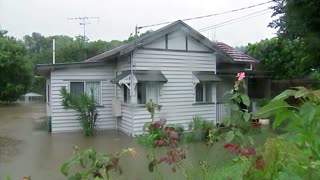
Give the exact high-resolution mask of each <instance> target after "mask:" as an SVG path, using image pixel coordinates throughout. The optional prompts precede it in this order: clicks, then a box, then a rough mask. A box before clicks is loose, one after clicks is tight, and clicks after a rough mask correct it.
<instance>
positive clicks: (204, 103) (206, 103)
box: [192, 102, 215, 105]
mask: <svg viewBox="0 0 320 180" xmlns="http://www.w3.org/2000/svg"><path fill="white" fill-rule="evenodd" d="M208 104H215V103H214V102H196V103H193V104H192V105H208Z"/></svg>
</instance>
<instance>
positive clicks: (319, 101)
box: [255, 87, 320, 175]
mask: <svg viewBox="0 0 320 180" xmlns="http://www.w3.org/2000/svg"><path fill="white" fill-rule="evenodd" d="M290 98H294V99H296V100H298V103H294V104H292V103H290V101H288V100H289V99H290ZM255 116H256V117H258V118H267V117H271V116H275V119H274V122H273V127H274V128H276V127H279V126H280V125H282V126H284V127H283V128H284V129H285V130H287V131H288V133H286V134H285V135H283V136H284V138H286V140H287V141H288V142H291V143H293V144H295V145H296V146H297V147H298V148H300V149H301V150H302V151H303V152H305V153H303V155H304V159H308V157H309V158H310V161H308V163H307V164H304V165H300V166H299V167H300V168H302V169H306V170H307V173H308V174H309V175H310V173H311V172H313V170H315V168H318V169H319V168H320V164H319V162H320V134H319V133H318V132H319V131H320V121H319V118H320V90H308V89H306V88H304V87H295V88H292V89H288V90H286V91H284V92H283V93H281V94H279V95H278V96H276V97H275V98H273V99H272V100H271V101H270V102H269V104H267V105H266V106H264V107H263V108H261V109H260V110H259V111H258V112H257V113H256V114H255ZM308 153H309V154H308ZM302 174H304V173H302ZM311 175H312V173H311Z"/></svg>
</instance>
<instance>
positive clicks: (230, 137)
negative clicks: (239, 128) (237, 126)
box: [225, 131, 235, 143]
mask: <svg viewBox="0 0 320 180" xmlns="http://www.w3.org/2000/svg"><path fill="white" fill-rule="evenodd" d="M234 137H235V135H234V132H233V131H229V132H227V133H226V134H225V140H226V142H227V143H229V142H231V141H232V140H233V139H234Z"/></svg>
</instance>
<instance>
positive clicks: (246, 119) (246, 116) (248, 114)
mask: <svg viewBox="0 0 320 180" xmlns="http://www.w3.org/2000/svg"><path fill="white" fill-rule="evenodd" d="M242 117H243V119H244V120H245V121H246V122H248V121H249V120H250V117H251V115H250V113H248V112H244V113H243V116H242Z"/></svg>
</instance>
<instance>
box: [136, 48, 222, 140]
mask: <svg viewBox="0 0 320 180" xmlns="http://www.w3.org/2000/svg"><path fill="white" fill-rule="evenodd" d="M133 62H134V64H135V67H134V70H161V72H162V73H163V74H164V76H165V77H166V78H167V79H168V82H167V83H164V84H163V85H161V87H160V98H159V104H160V105H162V109H161V111H160V112H157V113H156V115H155V118H156V119H159V118H165V119H166V120H167V122H168V123H169V124H180V125H182V126H184V127H185V128H187V126H188V124H189V122H191V121H192V118H193V117H194V116H195V115H200V116H202V117H204V118H205V119H207V120H209V121H215V111H216V110H215V86H216V84H214V85H213V87H212V97H213V103H212V104H194V103H195V94H194V88H193V83H192V71H215V67H216V63H215V62H216V58H215V54H214V53H205V52H201V53H198V52H186V51H185V52H182V51H157V50H144V49H139V50H135V51H134V53H133ZM132 116H133V133H134V134H141V133H142V127H143V125H144V123H145V122H150V121H151V119H150V114H149V113H148V111H147V110H146V109H145V108H144V107H141V106H140V107H134V110H133V114H132Z"/></svg>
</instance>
